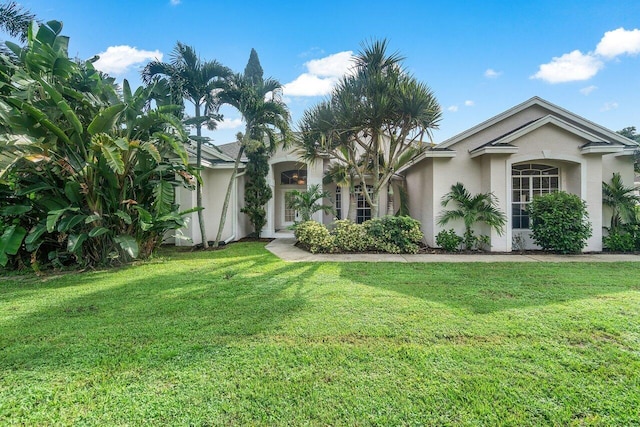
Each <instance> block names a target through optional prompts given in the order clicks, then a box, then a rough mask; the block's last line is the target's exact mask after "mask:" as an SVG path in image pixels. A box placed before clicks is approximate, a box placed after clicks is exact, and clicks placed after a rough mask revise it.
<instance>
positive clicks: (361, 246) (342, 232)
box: [332, 219, 373, 252]
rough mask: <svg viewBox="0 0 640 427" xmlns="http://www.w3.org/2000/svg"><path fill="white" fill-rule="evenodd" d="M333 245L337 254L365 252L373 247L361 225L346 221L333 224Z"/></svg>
mask: <svg viewBox="0 0 640 427" xmlns="http://www.w3.org/2000/svg"><path fill="white" fill-rule="evenodd" d="M333 224H334V227H333V231H332V234H333V235H334V237H335V239H334V244H335V247H336V250H337V251H338V252H365V251H368V250H369V248H370V247H371V246H372V245H373V241H372V239H371V237H369V235H367V232H366V230H365V229H364V227H363V226H362V224H356V223H355V222H353V221H350V220H348V219H342V220H339V221H336V222H334V223H333Z"/></svg>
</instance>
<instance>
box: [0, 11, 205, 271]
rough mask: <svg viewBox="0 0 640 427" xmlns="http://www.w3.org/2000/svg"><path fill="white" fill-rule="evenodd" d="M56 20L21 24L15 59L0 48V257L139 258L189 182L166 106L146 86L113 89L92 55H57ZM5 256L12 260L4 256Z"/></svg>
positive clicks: (179, 132) (177, 219)
mask: <svg viewBox="0 0 640 427" xmlns="http://www.w3.org/2000/svg"><path fill="white" fill-rule="evenodd" d="M61 30H62V24H61V23H59V22H57V21H50V22H48V23H47V24H45V25H41V26H39V25H37V24H36V23H33V24H32V27H31V29H30V31H29V38H28V41H27V46H26V47H24V48H22V47H19V46H17V45H15V44H13V43H7V46H8V47H9V48H10V49H11V50H12V51H13V54H14V55H15V58H17V63H12V62H11V61H8V60H7V59H6V57H5V56H4V55H0V82H1V83H2V90H0V119H1V120H2V122H3V123H4V125H5V129H4V131H3V132H2V134H0V163H1V165H2V172H1V173H0V217H1V218H2V219H1V222H2V224H3V226H2V227H3V229H4V230H3V236H2V238H1V239H0V240H1V243H0V246H1V247H2V249H1V250H0V264H2V265H6V264H7V263H8V262H9V261H10V260H9V257H10V256H16V257H17V259H15V260H14V261H15V263H18V264H19V263H31V265H32V266H34V268H37V266H38V264H40V263H49V262H51V263H53V264H58V265H59V264H65V263H69V262H77V263H79V264H82V265H97V264H103V263H106V262H109V261H123V260H128V259H131V258H135V257H138V256H141V257H144V256H148V255H149V254H150V252H151V251H152V250H153V248H155V247H156V246H157V245H158V244H159V243H160V242H161V240H162V238H163V236H164V234H165V232H166V231H168V230H170V229H176V228H179V227H181V226H183V225H184V219H183V215H182V214H181V213H179V212H178V211H177V206H176V205H175V203H174V188H175V186H176V185H181V184H183V185H185V186H187V187H188V186H189V185H190V180H191V179H192V178H193V177H192V175H191V174H190V173H189V170H188V165H187V155H186V152H185V151H184V148H183V145H182V144H183V141H184V140H186V134H185V133H184V130H183V127H182V125H181V123H180V121H179V120H178V119H177V118H176V117H175V116H174V115H173V114H172V112H173V111H175V108H176V107H170V106H165V107H161V108H160V107H158V108H150V106H149V105H150V99H151V98H152V97H153V96H154V95H153V94H154V93H155V88H154V87H148V88H141V89H138V90H136V91H135V92H133V93H132V92H131V90H130V88H129V84H128V82H127V81H126V80H125V81H124V83H123V88H122V94H121V95H120V94H119V93H118V91H116V87H115V86H114V84H113V79H111V78H105V77H104V76H103V75H102V74H101V73H99V72H98V71H96V70H95V69H94V68H93V65H92V63H91V62H89V61H87V62H85V63H77V62H75V61H72V60H70V59H69V58H68V53H67V46H68V38H67V37H64V36H62V35H61V34H60V32H61ZM15 263H14V264H15Z"/></svg>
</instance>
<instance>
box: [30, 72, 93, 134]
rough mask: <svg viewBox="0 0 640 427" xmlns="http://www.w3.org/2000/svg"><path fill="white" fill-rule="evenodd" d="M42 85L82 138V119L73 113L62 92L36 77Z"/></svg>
mask: <svg viewBox="0 0 640 427" xmlns="http://www.w3.org/2000/svg"><path fill="white" fill-rule="evenodd" d="M36 78H37V80H38V82H39V83H40V85H42V87H43V88H44V90H45V91H46V92H47V94H49V96H50V97H51V99H52V100H53V101H54V102H55V103H56V106H57V107H58V109H59V110H60V111H61V112H62V114H64V117H65V118H66V119H67V121H69V123H70V124H71V126H73V130H74V131H75V132H76V134H77V135H78V136H79V137H82V133H83V129H82V123H80V119H78V116H77V115H76V113H75V112H74V111H73V109H72V108H71V106H70V105H69V104H68V103H67V101H66V100H65V99H64V98H63V97H62V95H61V94H60V92H58V91H57V90H56V89H55V88H54V87H53V86H51V85H50V84H49V83H47V82H46V81H44V80H43V79H41V78H39V77H36Z"/></svg>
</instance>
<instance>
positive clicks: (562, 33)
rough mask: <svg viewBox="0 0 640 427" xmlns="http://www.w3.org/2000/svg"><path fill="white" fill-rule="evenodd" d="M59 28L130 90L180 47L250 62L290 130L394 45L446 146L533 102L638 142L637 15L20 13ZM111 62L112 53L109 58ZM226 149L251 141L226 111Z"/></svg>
mask: <svg viewBox="0 0 640 427" xmlns="http://www.w3.org/2000/svg"><path fill="white" fill-rule="evenodd" d="M19 2H20V3H21V4H22V5H23V6H24V7H26V8H28V9H30V10H31V11H32V12H34V13H36V15H37V16H38V17H39V18H40V19H42V20H50V19H56V20H60V21H62V22H63V23H64V30H63V32H64V34H66V35H68V36H70V37H71V43H70V54H71V55H72V56H77V57H80V58H84V59H86V58H90V57H92V56H93V55H95V54H100V53H103V55H102V60H101V63H100V64H99V65H100V67H103V69H104V70H106V71H108V72H110V74H112V75H114V76H115V77H117V78H118V80H122V79H123V78H127V79H129V81H130V82H131V83H132V85H134V86H135V85H138V84H140V79H139V70H140V69H141V68H142V67H143V66H144V64H145V63H146V62H147V61H148V60H149V59H152V58H157V57H160V56H162V59H164V60H165V61H168V60H169V54H170V53H171V50H172V49H173V47H174V46H175V43H176V41H177V40H179V41H181V42H183V43H186V44H189V45H192V46H193V47H194V48H195V49H196V51H198V52H199V53H200V55H201V57H202V58H203V59H207V60H209V59H216V60H218V61H219V62H221V63H223V64H224V65H226V66H228V67H230V68H232V69H234V70H235V71H239V72H240V71H242V70H243V69H244V66H245V65H246V62H247V59H248V57H249V52H250V50H251V48H255V49H256V50H257V52H258V55H259V57H260V61H261V63H262V67H263V69H264V71H265V75H266V76H271V77H274V78H276V79H278V80H280V82H282V83H283V84H285V97H286V100H287V102H288V105H289V108H290V110H291V113H292V117H293V123H294V125H295V124H296V123H297V122H298V120H299V119H300V117H301V115H302V113H303V112H304V110H305V108H308V107H309V106H312V105H314V104H315V103H316V102H318V101H319V100H321V99H323V96H324V95H323V94H325V93H327V91H328V90H330V88H331V84H332V83H333V82H335V81H336V79H337V78H338V77H339V75H340V74H342V73H343V72H344V71H345V70H346V69H347V67H348V64H349V55H350V54H352V53H355V52H357V51H358V50H359V49H360V47H361V43H362V42H366V41H368V40H372V39H379V38H387V39H388V40H389V44H390V47H391V49H392V50H394V51H399V52H400V53H401V54H402V55H403V56H404V57H405V58H406V60H405V65H406V67H407V68H408V69H409V70H410V71H411V72H412V73H413V74H414V75H415V76H416V77H417V78H418V79H419V80H421V81H423V82H425V83H427V84H428V85H429V86H430V87H431V88H432V89H433V91H434V92H435V94H436V97H437V99H438V101H439V102H440V104H441V106H442V110H443V118H442V121H441V123H440V129H439V130H436V131H435V132H434V140H435V141H436V142H441V141H443V140H445V139H447V138H449V137H451V136H453V135H455V134H457V133H459V132H462V131H464V130H465V129H467V128H469V127H471V126H474V125H476V124H478V123H480V122H482V121H484V120H486V119H488V118H490V117H491V116H493V115H495V114H498V113H500V112H502V111H504V110H506V109H508V108H510V107H512V106H514V105H516V104H519V103H520V102H523V101H525V100H527V99H528V98H530V97H532V96H535V95H537V96H540V97H542V98H545V99H547V100H548V101H551V102H553V103H555V104H557V105H559V106H561V107H564V108H566V109H568V110H570V111H573V112H575V113H577V114H579V115H581V116H583V117H585V118H587V119H589V120H592V121H594V122H596V123H598V124H601V125H603V126H606V127H608V128H610V129H612V130H619V129H622V128H623V127H626V126H636V127H638V128H640V102H639V96H640V29H639V28H640V20H638V17H639V16H640V2H639V1H637V0H628V1H615V0H613V1H607V2H604V1H602V0H600V1H591V0H583V1H560V0H556V1H536V2H529V1H527V2H525V1H514V0H511V1H483V2H430V1H405V2H382V1H375V0H370V1H333V0H327V1H322V2H315V1H291V2H278V1H273V2H266V1H205V0H138V1H121V0H112V1H102V0H95V1H87V0H22V1H20V0H19ZM109 48H111V49H109ZM223 112H224V115H225V122H224V123H222V124H221V126H220V127H221V128H222V129H221V130H219V131H216V132H213V133H212V134H211V135H210V136H211V137H212V138H213V139H214V142H215V143H217V144H220V143H226V142H230V141H233V140H234V135H235V133H236V132H238V131H242V130H243V129H244V128H243V125H242V123H241V121H240V116H239V115H238V114H237V113H236V112H235V111H233V110H232V109H226V110H224V111H223Z"/></svg>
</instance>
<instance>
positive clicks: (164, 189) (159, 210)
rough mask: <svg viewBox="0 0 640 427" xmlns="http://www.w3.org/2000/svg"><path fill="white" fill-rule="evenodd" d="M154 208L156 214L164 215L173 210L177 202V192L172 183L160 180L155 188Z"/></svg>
mask: <svg viewBox="0 0 640 427" xmlns="http://www.w3.org/2000/svg"><path fill="white" fill-rule="evenodd" d="M153 199H154V200H153V208H154V211H155V212H156V214H158V215H162V214H165V213H167V212H169V211H170V210H171V207H172V206H173V203H174V201H175V190H174V188H173V185H171V183H170V182H168V181H164V180H160V181H158V182H156V183H155V185H154V187H153Z"/></svg>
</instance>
